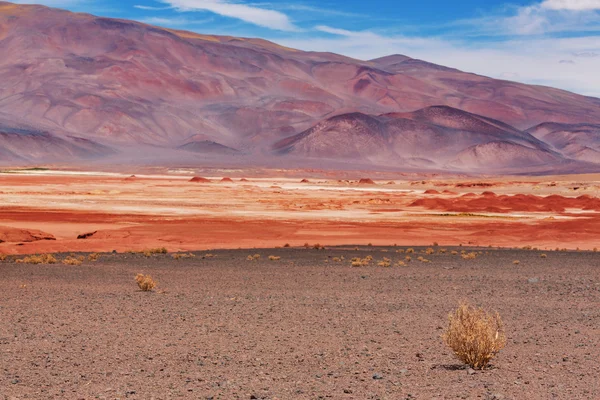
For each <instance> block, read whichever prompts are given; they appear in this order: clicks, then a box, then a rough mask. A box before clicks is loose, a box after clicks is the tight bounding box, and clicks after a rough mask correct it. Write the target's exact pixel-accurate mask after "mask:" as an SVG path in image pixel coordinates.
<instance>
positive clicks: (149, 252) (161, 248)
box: [140, 247, 169, 257]
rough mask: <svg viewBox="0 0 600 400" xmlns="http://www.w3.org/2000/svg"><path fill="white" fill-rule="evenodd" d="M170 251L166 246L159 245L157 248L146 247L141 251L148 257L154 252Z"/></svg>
mask: <svg viewBox="0 0 600 400" xmlns="http://www.w3.org/2000/svg"><path fill="white" fill-rule="evenodd" d="M168 252H169V251H168V250H167V249H166V248H165V247H157V248H155V249H146V250H143V251H141V252H140V253H142V254H143V255H145V256H146V257H150V256H151V255H152V254H167V253H168Z"/></svg>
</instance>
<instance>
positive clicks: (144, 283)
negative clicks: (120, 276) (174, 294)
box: [135, 274, 156, 292]
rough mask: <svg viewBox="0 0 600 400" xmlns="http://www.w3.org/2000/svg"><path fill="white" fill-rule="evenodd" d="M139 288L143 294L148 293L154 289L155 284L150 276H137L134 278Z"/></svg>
mask: <svg viewBox="0 0 600 400" xmlns="http://www.w3.org/2000/svg"><path fill="white" fill-rule="evenodd" d="M135 281H136V282H137V284H138V286H139V288H140V289H141V290H142V291H144V292H149V291H150V290H152V289H154V288H155V287H156V282H155V281H154V279H152V277H151V276H150V275H144V274H137V275H136V276H135Z"/></svg>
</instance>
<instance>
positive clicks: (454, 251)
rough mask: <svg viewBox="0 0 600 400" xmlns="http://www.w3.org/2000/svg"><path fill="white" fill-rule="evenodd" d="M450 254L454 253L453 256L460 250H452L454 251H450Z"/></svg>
mask: <svg viewBox="0 0 600 400" xmlns="http://www.w3.org/2000/svg"><path fill="white" fill-rule="evenodd" d="M450 254H452V255H453V256H455V255H457V254H458V251H456V250H452V251H451V252H450Z"/></svg>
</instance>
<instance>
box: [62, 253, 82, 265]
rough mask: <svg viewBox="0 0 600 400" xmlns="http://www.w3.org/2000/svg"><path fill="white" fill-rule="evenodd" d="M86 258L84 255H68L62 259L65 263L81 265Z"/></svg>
mask: <svg viewBox="0 0 600 400" xmlns="http://www.w3.org/2000/svg"><path fill="white" fill-rule="evenodd" d="M83 260H85V257H84V256H79V257H75V256H73V255H70V256H67V257H65V258H64V259H63V260H62V263H63V264H65V265H81V264H82V263H83Z"/></svg>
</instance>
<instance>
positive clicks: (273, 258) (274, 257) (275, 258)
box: [269, 256, 281, 261]
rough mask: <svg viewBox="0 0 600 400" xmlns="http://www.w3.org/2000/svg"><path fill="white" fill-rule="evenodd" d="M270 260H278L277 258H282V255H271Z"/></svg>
mask: <svg viewBox="0 0 600 400" xmlns="http://www.w3.org/2000/svg"><path fill="white" fill-rule="evenodd" d="M269 260H271V261H277V260H281V257H279V256H269Z"/></svg>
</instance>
